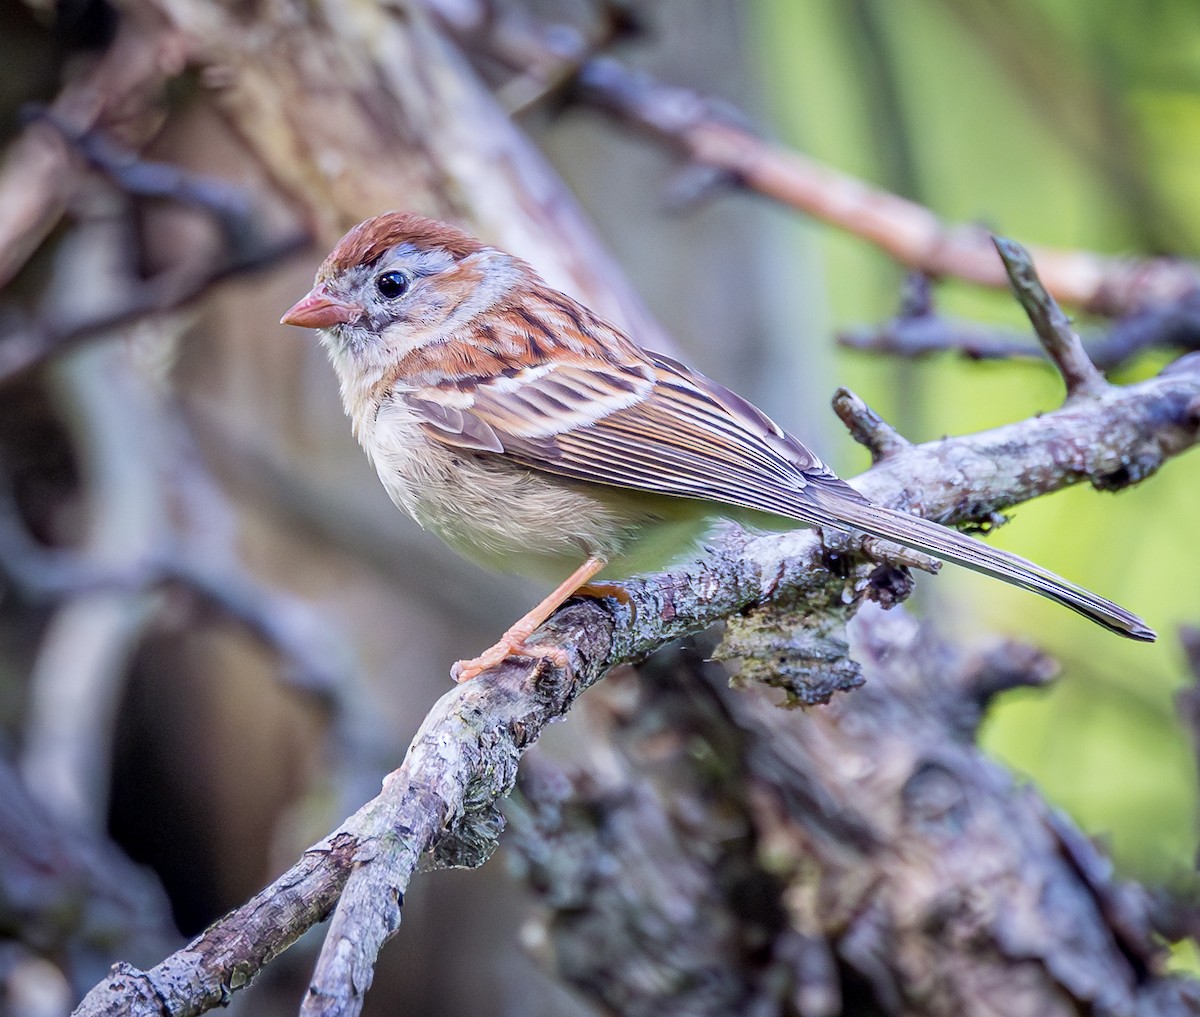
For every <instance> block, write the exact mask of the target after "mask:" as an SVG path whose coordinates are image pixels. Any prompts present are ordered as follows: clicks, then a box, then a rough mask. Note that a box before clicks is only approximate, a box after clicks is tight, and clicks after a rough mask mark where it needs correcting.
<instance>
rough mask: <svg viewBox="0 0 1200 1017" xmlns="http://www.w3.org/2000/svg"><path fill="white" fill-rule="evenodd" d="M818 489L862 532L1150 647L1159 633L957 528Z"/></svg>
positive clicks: (833, 511) (835, 512)
mask: <svg viewBox="0 0 1200 1017" xmlns="http://www.w3.org/2000/svg"><path fill="white" fill-rule="evenodd" d="M815 487H816V485H813V487H810V488H809V490H810V491H811V492H812V493H814V494H817V499H818V501H819V502H820V503H821V505H822V508H824V509H825V510H826V511H828V512H829V514H830V515H832V516H835V517H836V518H837V519H838V520H839V521H841V522H845V523H847V524H848V525H850V526H852V527H854V528H855V529H857V530H862V531H863V532H864V533H869V534H870V535H871V536H873V537H882V538H883V539H884V540H891V541H894V542H895V543H897V544H903V545H904V546H905V547H911V548H914V549H915V550H917V551H924V552H926V553H927V554H930V555H933V556H934V557H935V558H944V559H945V560H946V561H949V562H953V563H954V564H955V565H962V566H965V567H966V568H969V569H974V570H975V571H976V572H982V573H983V574H984V575H987V576H992V577H993V578H995V579H1000V580H1003V581H1004V582H1006V583H1012V585H1014V586H1020V587H1023V588H1024V589H1026V590H1032V591H1033V592H1034V593H1040V594H1041V595H1042V596H1043V597H1047V598H1049V599H1050V600H1053V601H1055V602H1057V603H1059V604H1062V605H1063V607H1069V608H1070V609H1071V610H1072V611H1077V612H1079V613H1080V614H1081V615H1083V616H1084V617H1085V618H1090V619H1091V620H1092V621H1094V622H1095V623H1096V624H1097V625H1103V626H1104V627H1105V628H1106V629H1108V630H1109V631H1110V632H1115V633H1117V635H1121V636H1127V637H1128V638H1130V639H1139V640H1141V641H1142V642H1146V643H1151V642H1153V641H1154V639H1155V638H1156V636H1155V632H1154V630H1153V629H1151V628H1150V627H1149V626H1148V625H1146V623H1145V622H1143V621H1142V620H1141V619H1140V618H1139V617H1137V615H1134V614H1130V613H1129V612H1128V611H1126V610H1125V609H1124V608H1123V607H1118V606H1117V605H1116V604H1114V603H1112V602H1111V601H1108V600H1105V599H1104V598H1103V597H1098V596H1096V594H1094V593H1089V592H1088V591H1087V590H1084V589H1082V588H1081V587H1078V586H1075V585H1073V584H1072V583H1069V582H1067V581H1066V580H1065V579H1063V578H1061V577H1059V576H1056V575H1055V574H1054V573H1053V572H1050V571H1048V570H1047V569H1044V568H1041V567H1040V566H1038V565H1035V564H1033V562H1030V561H1026V560H1025V559H1024V558H1021V557H1020V556H1018V555H1015V554H1010V553H1009V552H1008V551H1001V550H999V549H998V548H995V547H989V546H988V545H987V544H984V543H982V542H981V541H978V540H975V539H974V538H972V537H968V536H967V535H966V534H964V533H960V532H959V531H958V530H953V529H951V528H950V527H948V526H941V525H939V524H938V523H932V522H930V521H929V520H928V519H922V518H920V517H919V516H910V515H907V514H905V513H903V512H895V511H893V510H891V509H886V508H880V507H879V506H877V505H872V504H871V503H870V502H867V501H861V502H860V501H857V500H851V499H850V498H846V497H843V496H839V495H833V496H832V497H829V496H826V497H824V498H822V497H821V496H820V494H819V493H818V492H817V491H816V490H814V488H815Z"/></svg>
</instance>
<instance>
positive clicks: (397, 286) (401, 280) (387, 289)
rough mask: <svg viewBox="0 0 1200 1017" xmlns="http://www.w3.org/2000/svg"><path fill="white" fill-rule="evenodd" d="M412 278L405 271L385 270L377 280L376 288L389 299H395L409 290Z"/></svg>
mask: <svg viewBox="0 0 1200 1017" xmlns="http://www.w3.org/2000/svg"><path fill="white" fill-rule="evenodd" d="M411 285H412V280H411V279H410V278H409V277H408V276H406V275H405V274H404V273H403V272H384V273H383V274H382V275H381V276H379V278H377V279H376V280H375V288H376V289H377V290H379V292H380V293H381V294H382V295H383V297H384V298H385V299H387V300H395V299H396V298H397V297H402V296H404V294H405V293H407V292H408V288H409V286H411Z"/></svg>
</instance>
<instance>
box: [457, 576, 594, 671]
mask: <svg viewBox="0 0 1200 1017" xmlns="http://www.w3.org/2000/svg"><path fill="white" fill-rule="evenodd" d="M607 564H608V562H606V561H605V560H604V559H603V558H597V557H596V556H595V555H593V556H592V557H590V558H588V560H587V561H585V562H584V563H583V564H582V565H580V566H579V568H577V569H576V570H575V571H574V572H572V573H571V574H570V575H569V576H567V578H566V579H564V580H563V581H562V582H561V583H559V584H558V586H557V587H556V588H555V590H554V592H553V593H551V594H550V595H549V596H548V597H546V598H545V599H544V600H543V601H542V602H541V603H540V604H538V606H537V607H535V608H534V609H533V610H532V611H530V612H529V613H528V614H526V615H524V616H523V617H522V618H519V619H518V620H517V621H516V622H514V623H513V624H512V625H510V626H509V629H508V631H507V632H505V633H504V635H502V636H501V637H500V641H499V642H498V643H496V645H495V646H492V647H490V648H489V649H487V650H484V651H483V653H481V654H480V655H479V656H478V657H474V658H472V659H471V660H460V661H459V662H458V663H457V664H455V665H454V666H453V667H452V668H451V669H450V676H451V677H452V678H453V679H454V680H455V681H456V682H468V681H470V680H471V679H472V678H474V677H475V676H476V675H478V674H481V673H482V672H484V671H486V670H488V668H492V667H495V666H496V665H497V664H499V663H500V662H501V661H503V660H504V659H505V658H506V657H512V656H516V657H549V658H550V659H551V660H553V661H554V663H555V664H557V665H558V666H559V667H566V666H567V655H566V654H565V653H564V652H563V650H562V649H561V648H560V647H557V646H527V645H525V640H526V639H528V638H529V637H530V636H531V635H533V633H534V630H535V629H537V627H538V626H539V625H541V624H542V622H544V621H545V620H546V619H547V618H549V617H550V615H552V614H553V613H554V611H555V610H556V609H557V608H558V607H559V606H560V605H561V604H562V603H563V601H565V600H566V599H567V598H568V597H570V596H571V595H572V594H573V593H574V592H575V591H576V590H578V589H579V587H580V586H582V585H583V584H584V583H586V582H587V581H588V580H589V579H591V578H592V576H594V575H595V574H596V573H597V572H599V571H600V570H601V569H602V568H604V566H605V565H607Z"/></svg>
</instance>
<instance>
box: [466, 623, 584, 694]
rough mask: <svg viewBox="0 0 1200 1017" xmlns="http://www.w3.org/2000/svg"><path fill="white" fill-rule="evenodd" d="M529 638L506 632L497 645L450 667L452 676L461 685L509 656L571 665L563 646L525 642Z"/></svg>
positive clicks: (560, 665)
mask: <svg viewBox="0 0 1200 1017" xmlns="http://www.w3.org/2000/svg"><path fill="white" fill-rule="evenodd" d="M527 638H528V636H527V635H525V636H523V635H521V634H520V633H516V634H514V633H511V632H506V633H505V634H504V635H503V636H502V637H501V639H500V641H499V642H498V643H496V645H495V646H490V647H488V649H486V650H484V651H483V653H481V654H480V655H479V656H478V657H472V658H471V659H470V660H460V661H458V662H457V663H455V665H454V666H453V667H452V668H450V677H451V678H453V679H454V680H455V681H456V682H458V683H459V684H460V685H461V684H462V683H463V682H469V681H470V680H471V679H472V678H476V677H478V676H479V675H481V674H483V672H484V671H489V670H491V669H492V668H493V667H497V666H498V665H500V664H502V663H504V661H506V660H507V659H508V658H509V657H529V658H532V659H535V660H536V659H539V658H545V659H547V660H549V661H550V662H551V663H552V664H554V665H555V666H556V667H560V668H563V669H566V668H567V667H569V666H570V660H569V658H568V657H567V651H566V650H564V649H563V648H562V647H561V646H553V645H551V644H549V643H535V644H532V645H530V644H527V643H526V642H525V640H526V639H527Z"/></svg>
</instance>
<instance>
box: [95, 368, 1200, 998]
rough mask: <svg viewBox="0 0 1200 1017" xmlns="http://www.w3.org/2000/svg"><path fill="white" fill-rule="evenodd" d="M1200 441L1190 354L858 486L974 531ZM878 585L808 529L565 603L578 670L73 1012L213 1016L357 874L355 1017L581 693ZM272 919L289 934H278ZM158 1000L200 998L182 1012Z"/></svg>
mask: <svg viewBox="0 0 1200 1017" xmlns="http://www.w3.org/2000/svg"><path fill="white" fill-rule="evenodd" d="M1198 432H1200V355H1192V356H1188V357H1185V358H1183V359H1182V360H1180V361H1178V362H1177V363H1175V364H1174V365H1172V366H1171V368H1169V369H1168V370H1166V371H1164V372H1163V373H1162V374H1161V375H1160V376H1158V377H1157V378H1154V379H1151V380H1149V381H1146V382H1142V383H1141V384H1138V385H1132V386H1129V387H1126V388H1112V389H1110V390H1108V391H1106V392H1104V393H1103V394H1101V395H1099V396H1096V397H1093V398H1088V399H1079V400H1072V401H1071V402H1070V403H1069V404H1068V405H1067V406H1065V407H1063V408H1061V409H1059V410H1055V411H1053V412H1050V413H1047V414H1045V415H1043V416H1041V417H1039V418H1036V419H1033V420H1026V421H1022V422H1020V423H1015V424H1010V425H1008V426H1006V427H1003V428H998V429H996V430H993V431H988V432H983V433H980V434H976V435H970V436H967V437H961V438H947V439H944V440H942V441H938V442H930V443H927V444H924V445H917V446H912V447H910V448H906V449H899V450H897V451H895V452H894V454H892V455H891V456H889V457H888V458H887V459H885V460H884V461H882V462H881V463H879V464H878V465H876V466H875V467H873V468H872V469H871V470H869V471H868V472H867V473H865V474H863V475H862V476H860V477H859V478H858V479H857V481H856V486H858V487H859V488H860V490H862V491H863V492H864V493H866V494H867V495H868V496H870V497H871V498H872V499H873V500H875V501H877V502H880V503H883V504H887V505H892V506H894V507H897V508H904V509H909V510H914V511H919V512H920V513H921V514H924V515H927V516H930V517H932V518H937V519H941V520H943V521H946V522H963V521H967V520H970V519H972V518H976V517H978V516H979V515H981V514H985V515H986V514H988V513H990V512H992V511H993V510H994V509H997V508H1001V507H1004V506H1007V505H1011V504H1013V503H1016V502H1019V501H1024V500H1026V499H1028V498H1031V497H1034V496H1036V495H1039V494H1043V493H1046V492H1049V491H1053V490H1057V489H1059V488H1061V487H1064V486H1067V485H1069V484H1074V483H1078V482H1081V481H1088V482H1090V483H1092V484H1093V486H1095V487H1097V488H1099V489H1114V488H1117V487H1122V486H1125V485H1127V484H1129V483H1133V482H1136V481H1138V480H1141V479H1144V478H1145V477H1146V476H1148V475H1149V474H1150V473H1152V472H1153V471H1154V470H1155V469H1157V468H1158V467H1159V466H1161V465H1162V463H1163V462H1164V461H1165V460H1166V459H1167V458H1169V457H1171V456H1173V455H1176V454H1178V453H1180V452H1182V451H1184V450H1185V449H1187V448H1189V447H1190V446H1191V445H1193V444H1194V443H1195V442H1196V440H1197V435H1198ZM869 575H870V567H869V566H860V567H858V568H857V569H854V570H852V571H851V572H850V573H849V575H848V576H845V577H843V576H840V575H838V574H835V573H833V572H831V571H829V570H828V569H827V568H826V567H825V562H824V555H823V550H822V547H821V544H820V541H819V540H818V539H817V538H816V537H815V536H814V535H813V534H812V533H809V532H804V531H798V532H792V533H787V534H782V535H771V536H750V535H746V534H742V533H740V532H730V533H728V534H726V536H725V537H724V539H723V541H722V542H721V543H720V545H719V546H718V547H717V548H716V549H715V550H714V553H712V554H711V555H709V556H708V557H706V558H704V559H703V560H701V561H699V562H696V563H694V564H691V565H688V566H685V567H683V568H680V569H676V570H674V571H671V572H668V573H664V574H661V575H655V576H650V577H647V578H644V579H641V580H636V581H634V582H632V583H630V584H629V585H628V593H629V596H630V604H629V605H618V604H616V603H615V602H605V603H600V602H596V601H578V602H573V603H571V604H569V605H567V606H566V607H565V608H563V609H562V610H560V611H559V612H558V613H557V614H556V615H555V616H554V617H553V618H552V619H551V621H550V622H549V623H548V624H547V626H546V629H545V632H546V638H547V639H549V640H551V641H553V642H555V643H557V644H558V645H561V646H563V647H564V648H565V649H566V650H567V651H568V653H569V655H570V658H571V662H572V669H571V672H570V673H567V674H563V673H560V672H557V671H556V670H554V669H553V668H550V667H548V666H547V664H546V662H544V661H541V662H535V663H529V662H516V661H510V662H507V663H505V664H504V665H502V666H501V667H499V668H497V669H495V670H494V671H493V672H489V673H488V674H486V675H483V676H481V678H479V679H477V680H476V681H473V682H470V683H468V684H466V685H464V686H462V687H460V688H457V689H454V690H453V691H451V692H449V693H447V694H446V695H445V696H443V697H442V699H441V700H440V701H439V702H438V704H437V705H436V706H435V707H434V709H433V711H432V712H431V713H430V714H429V716H428V717H427V718H426V721H425V723H424V724H423V725H422V728H421V731H420V732H419V733H418V735H417V737H416V738H415V739H414V742H413V745H412V747H411V748H410V750H409V753H408V755H407V757H406V759H405V762H404V765H403V766H402V767H401V768H400V769H399V770H397V771H396V772H395V773H394V774H393V775H392V776H390V777H389V778H388V780H387V782H386V783H385V787H384V791H383V793H382V794H381V796H380V797H379V798H377V799H375V800H374V801H373V802H371V803H369V804H368V805H366V806H364V808H363V809H362V810H360V811H359V812H358V813H357V814H356V815H355V816H353V817H351V819H350V820H348V821H347V822H346V823H345V824H343V826H342V827H340V828H339V829H338V830H337V831H335V832H334V833H333V834H331V835H330V837H328V838H327V839H326V840H325V841H323V842H322V843H321V844H319V845H316V846H315V847H314V848H313V849H311V850H310V851H309V852H307V853H306V854H305V856H304V858H303V859H302V860H301V862H300V863H299V864H298V865H297V866H296V867H294V868H293V869H292V870H290V871H289V872H288V873H285V874H284V875H283V876H282V877H280V879H279V880H277V881H276V882H275V883H274V884H273V885H272V886H271V887H269V888H268V889H267V890H264V891H263V893H262V894H260V895H259V896H258V897H256V898H255V899H254V901H252V902H250V903H249V904H247V905H245V906H244V907H243V908H240V909H238V910H236V911H234V912H232V913H231V914H229V915H228V916H226V917H225V918H224V919H222V920H221V921H220V922H218V923H216V924H215V925H213V926H212V927H211V928H210V929H209V930H207V931H206V932H205V933H204V934H203V935H202V936H200V937H199V938H198V939H197V940H195V941H194V942H193V943H192V944H190V945H189V946H188V947H187V948H186V950H184V951H183V952H181V953H179V954H176V955H173V956H172V957H169V958H167V959H166V960H165V961H163V963H162V964H160V965H158V967H156V968H154V969H152V970H151V971H148V972H133V971H130V970H128V969H122V970H121V971H120V972H118V973H117V974H116V975H115V976H114V977H113V978H111V979H109V980H108V981H106V982H105V983H103V984H101V985H100V986H97V988H96V989H94V990H93V992H92V993H90V994H89V995H88V997H87V998H86V999H85V1000H84V1001H83V1003H82V1004H81V1005H80V1007H79V1009H78V1010H77V1011H76V1013H77V1014H78V1015H79V1017H91V1015H95V1014H116V1013H130V1014H133V1015H135V1017H137V1015H148V1014H161V1013H168V1012H169V1013H172V1014H177V1015H178V1014H193V1013H200V1012H202V1011H203V1010H205V1009H207V1008H209V1007H211V1006H213V1005H216V1004H217V1003H219V1002H220V1000H221V999H222V998H223V995H222V993H223V991H225V989H223V987H225V988H228V987H229V986H231V985H232V986H233V987H235V988H236V987H238V986H239V985H240V984H242V983H243V982H244V981H245V980H247V979H248V977H249V976H250V975H252V974H253V971H254V970H256V969H257V966H258V965H260V964H261V963H264V962H265V960H266V959H269V958H270V957H272V956H274V955H276V954H277V953H278V952H279V951H280V950H282V949H284V948H286V946H287V945H288V944H289V943H290V942H292V941H293V940H294V939H295V937H296V936H297V935H298V934H299V933H300V931H302V929H303V927H306V923H307V924H313V923H315V922H316V921H318V920H320V919H321V918H322V917H324V916H325V915H326V914H327V913H328V911H329V909H330V908H331V907H333V906H334V904H335V902H336V901H337V900H338V895H339V893H341V891H342V890H343V887H346V888H347V890H348V891H349V886H348V885H347V880H348V878H349V873H350V871H351V870H352V869H353V870H355V877H354V884H353V885H354V888H355V890H354V892H353V893H350V892H347V893H346V894H345V895H344V896H342V898H341V903H340V904H339V905H338V907H339V908H341V909H344V912H343V914H344V916H345V917H342V918H337V919H335V928H343V927H347V926H348V925H350V924H353V923H352V922H351V921H350V913H351V912H356V913H357V914H358V915H361V914H363V913H366V914H369V915H370V916H371V917H370V921H369V922H368V923H367V925H366V927H365V928H366V930H368V931H366V932H364V931H363V930H362V929H361V928H360V929H359V930H358V932H357V938H356V937H352V936H350V935H348V934H339V935H337V936H335V937H333V938H332V939H331V940H330V942H329V943H328V944H327V946H326V950H325V953H324V955H323V958H322V960H321V961H320V963H319V964H318V969H317V975H316V978H315V982H314V986H313V991H314V995H315V996H317V997H319V999H320V1000H321V1001H322V1002H321V1003H320V1005H319V1006H318V1005H317V1004H316V1003H314V1004H313V1006H314V1007H316V1009H312V1010H311V1012H313V1013H331V1014H332V1013H338V1014H354V1013H357V1012H358V1010H359V1007H360V1006H361V991H362V989H363V988H364V987H365V985H366V984H368V983H369V973H370V971H371V970H372V969H373V965H374V960H375V957H374V953H375V951H377V949H378V947H379V946H380V945H382V942H383V940H384V939H386V938H387V936H388V935H390V934H391V932H393V931H394V930H395V929H396V928H397V927H398V925H399V922H400V912H401V902H402V899H403V892H404V890H405V888H406V887H407V885H408V881H409V879H410V878H411V876H412V874H413V872H414V870H415V867H416V865H417V863H418V861H419V860H420V859H421V858H422V857H424V856H426V855H427V854H429V853H432V858H433V859H434V860H435V861H436V862H441V863H452V864H459V865H477V864H479V863H480V862H482V861H483V860H484V859H486V858H487V857H488V855H489V854H490V852H491V851H492V850H493V848H494V847H495V843H496V838H497V836H498V834H499V830H500V828H501V825H502V824H501V822H500V819H499V814H498V812H497V804H498V802H499V801H500V799H501V798H503V796H504V795H506V794H507V793H508V792H509V790H510V789H511V787H512V784H513V781H514V779H515V774H516V764H517V761H518V760H519V759H520V756H521V755H522V753H523V752H524V750H525V749H526V748H527V747H528V746H529V745H530V744H531V743H532V742H533V741H535V740H536V739H537V737H538V735H539V734H540V733H541V731H542V729H543V727H544V726H545V725H546V724H547V723H549V722H550V721H551V720H553V719H555V718H557V717H560V716H561V715H562V714H563V713H565V712H566V711H567V710H568V709H569V708H570V705H571V703H572V702H573V701H574V699H575V698H576V696H578V695H579V693H580V692H581V691H583V690H584V689H585V688H587V687H588V686H589V685H591V684H592V683H594V682H595V681H597V680H598V679H599V678H600V677H601V676H602V675H603V674H604V673H606V672H607V671H608V670H609V669H610V668H612V667H613V666H615V665H616V664H619V663H621V662H624V661H631V660H639V659H642V658H643V657H645V656H646V655H647V654H649V653H651V652H652V651H653V650H655V649H657V648H658V647H660V646H662V645H663V644H664V643H666V642H667V641H669V640H671V639H674V638H677V637H679V636H681V635H685V634H687V633H689V632H695V631H697V630H698V629H701V628H703V627H705V626H707V625H708V624H710V623H711V622H713V621H716V620H719V619H722V618H728V617H730V616H731V615H735V614H737V613H739V612H743V611H746V610H747V609H752V608H754V607H755V606H756V605H760V604H764V603H769V602H770V601H772V600H773V599H780V598H787V599H788V600H789V601H790V602H791V604H790V606H791V607H792V609H793V610H795V609H797V608H798V607H801V606H802V609H803V610H804V611H806V612H808V613H810V614H811V613H820V612H822V611H827V610H829V609H831V607H834V608H835V609H841V607H842V605H843V604H844V598H843V592H844V591H845V590H846V588H847V587H849V588H851V589H855V590H857V591H858V592H859V593H860V594H861V592H862V591H863V590H864V589H866V588H867V587H868V586H869V585H870V578H869ZM323 859H324V860H325V861H324V863H323V862H322V860H323ZM269 902H274V903H273V905H270V904H269ZM269 906H273V907H274V908H275V909H277V910H278V911H279V912H280V913H281V914H283V915H284V916H286V921H280V922H272V921H271V920H270V911H269V910H267V909H268V907H269ZM343 923H345V924H343ZM370 930H374V931H370ZM356 987H357V988H356ZM160 999H171V1000H175V1001H183V1000H185V999H186V1000H189V1001H190V1002H189V1003H188V1005H187V1006H186V1007H182V1006H180V1007H178V1008H176V1006H175V1004H174V1003H173V1004H172V1008H171V1009H167V1008H165V1007H163V1006H160V1004H159V1000H160Z"/></svg>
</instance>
